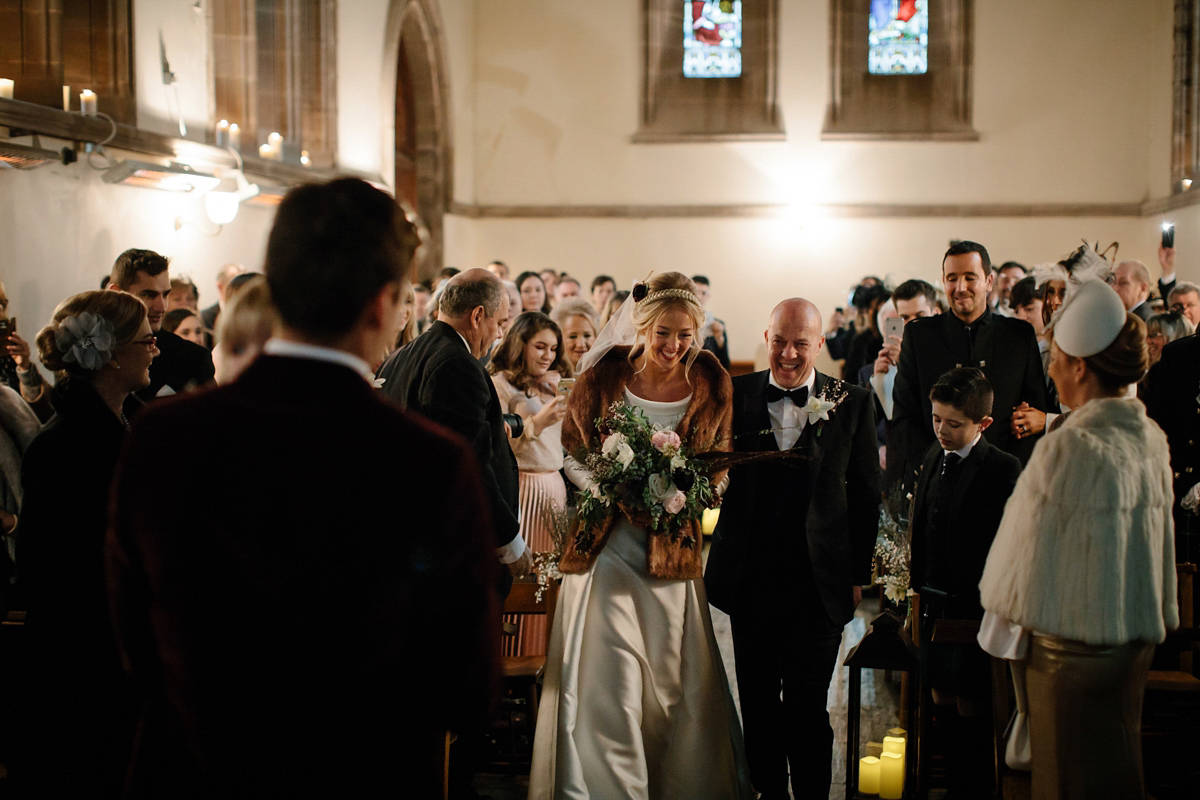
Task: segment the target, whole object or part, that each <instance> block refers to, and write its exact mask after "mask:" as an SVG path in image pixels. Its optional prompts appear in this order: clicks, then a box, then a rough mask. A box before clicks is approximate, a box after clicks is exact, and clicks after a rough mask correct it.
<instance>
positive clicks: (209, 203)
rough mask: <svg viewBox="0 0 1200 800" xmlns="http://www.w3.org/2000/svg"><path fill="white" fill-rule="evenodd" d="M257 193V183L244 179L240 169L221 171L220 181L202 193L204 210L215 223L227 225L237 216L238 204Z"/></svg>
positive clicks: (244, 176)
mask: <svg viewBox="0 0 1200 800" xmlns="http://www.w3.org/2000/svg"><path fill="white" fill-rule="evenodd" d="M257 194H258V185H257V184H253V183H250V182H249V181H247V180H246V175H245V174H244V173H243V172H242V171H241V170H240V169H234V170H228V171H224V172H222V173H221V180H220V183H219V184H218V185H217V186H216V187H215V188H213V189H212V190H211V191H209V193H208V194H206V195H204V210H205V211H206V212H208V218H209V219H211V220H212V221H213V222H214V223H216V224H217V225H228V224H229V223H231V222H233V220H234V217H236V216H237V212H238V206H240V205H241V203H242V201H243V200H249V199H250V198H251V197H254V196H255V195H257Z"/></svg>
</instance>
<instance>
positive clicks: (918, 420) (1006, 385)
mask: <svg viewBox="0 0 1200 800" xmlns="http://www.w3.org/2000/svg"><path fill="white" fill-rule="evenodd" d="M942 283H943V285H944V286H945V289H946V297H947V299H949V301H950V312H951V313H949V314H939V315H938V316H936V317H927V318H925V319H916V320H913V321H912V323H910V324H909V325H908V326H906V327H905V328H904V342H903V344H902V345H901V347H900V360H899V364H898V365H897V368H896V387H895V390H894V392H893V394H892V399H893V402H894V412H893V415H892V434H893V436H894V438H895V441H896V444H897V447H894V448H889V449H888V473H889V474H899V475H901V476H902V480H903V481H904V485H905V486H910V487H911V486H913V485H914V482H915V475H916V473H917V471H918V470H919V469H920V466H921V462H922V460H923V459H924V457H925V453H926V451H928V450H929V446H930V445H931V444H933V442H934V438H935V437H934V435H933V422H932V420H933V409H932V406H931V404H930V400H929V390H930V389H932V388H933V384H934V383H936V382H937V379H938V378H940V377H942V375H944V374H945V373H946V372H948V371H949V370H951V369H954V368H956V367H977V368H979V369H980V370H982V371H983V374H984V375H985V376H986V377H987V379H988V382H989V383H991V385H992V389H993V391H994V392H995V401H994V404H993V406H992V417H993V418H994V419H995V420H996V424H994V425H992V426H991V427H990V428H988V429H987V431H985V432H984V436H986V437H987V440H988V442H989V443H991V444H993V445H995V446H996V447H999V448H1000V449H1001V450H1003V451H1005V452H1006V453H1011V454H1012V455H1014V456H1016V457H1017V458H1018V459H1020V461H1021V463H1025V462H1026V461H1028V460H1029V456H1030V455H1031V454H1032V453H1033V445H1034V444H1035V442H1036V437H1035V436H1033V435H1032V434H1031V433H1030V432H1029V431H1027V430H1024V431H1016V432H1014V431H1013V425H1012V422H1011V420H1012V413H1013V409H1015V408H1016V407H1017V406H1018V405H1020V404H1021V403H1023V402H1024V403H1028V404H1029V405H1030V406H1031V407H1032V408H1035V409H1037V410H1038V411H1045V410H1046V384H1045V380H1044V378H1043V376H1042V358H1041V356H1040V355H1039V353H1038V346H1037V334H1035V333H1034V330H1033V326H1031V325H1030V324H1029V323H1028V322H1025V321H1023V320H1019V319H1012V318H1009V317H1002V316H1000V315H998V314H994V313H993V312H991V311H989V310H988V307H987V298H988V292H990V291H991V287H992V268H991V259H990V258H988V252H987V249H986V248H984V246H983V245H981V244H976V243H975V242H967V241H963V242H956V243H954V244H953V245H951V246H950V249H949V250H947V251H946V255H945V257H944V258H943V260H942ZM892 459H902V461H901V465H902V466H901V469H900V470H897V469H896V465H895V464H894V463H893V462H892Z"/></svg>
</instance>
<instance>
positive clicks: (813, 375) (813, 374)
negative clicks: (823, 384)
mask: <svg viewBox="0 0 1200 800" xmlns="http://www.w3.org/2000/svg"><path fill="white" fill-rule="evenodd" d="M767 383H769V384H770V385H771V386H774V387H775V388H776V389H782V390H783V391H785V392H786V391H789V390H788V389H784V387H782V386H780V385H779V381H777V380H775V373H774V372H771V370H769V369H768V370H767ZM816 383H817V368H816V367H813V368H812V369H810V370H809V371H808V377H807V378H805V379H804V382H803V383H801V384H800V386H803V387H804V388H806V389H808V393H809V394H810V395H811V394H812V390H813V386H814V385H816ZM800 386H796V387H793V388H794V389H799V388H800ZM775 402H777V403H778V402H780V401H778V400H776V401H775Z"/></svg>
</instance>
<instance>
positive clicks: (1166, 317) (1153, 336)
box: [1146, 311, 1196, 366]
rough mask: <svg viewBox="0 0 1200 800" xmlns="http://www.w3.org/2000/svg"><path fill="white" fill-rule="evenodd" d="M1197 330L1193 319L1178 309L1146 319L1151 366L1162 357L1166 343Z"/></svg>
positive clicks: (1147, 344) (1147, 345) (1147, 347)
mask: <svg viewBox="0 0 1200 800" xmlns="http://www.w3.org/2000/svg"><path fill="white" fill-rule="evenodd" d="M1195 332H1196V329H1195V328H1193V327H1192V322H1191V320H1189V319H1188V318H1187V317H1185V316H1184V315H1183V314H1180V313H1179V312H1178V311H1165V312H1163V313H1161V314H1155V315H1154V316H1152V317H1150V319H1148V320H1146V349H1147V350H1148V351H1149V353H1150V366H1154V365H1155V364H1157V363H1158V360H1159V359H1160V358H1162V349H1163V346H1164V345H1167V344H1169V343H1170V342H1173V341H1175V340H1176V339H1182V338H1183V337H1184V336H1191V335H1192V334H1193V333H1195Z"/></svg>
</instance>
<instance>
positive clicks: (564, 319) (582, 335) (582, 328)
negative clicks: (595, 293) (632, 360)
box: [550, 297, 600, 375]
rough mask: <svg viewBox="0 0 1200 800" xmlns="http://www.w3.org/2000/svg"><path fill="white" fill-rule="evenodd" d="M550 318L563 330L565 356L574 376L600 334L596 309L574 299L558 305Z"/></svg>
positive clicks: (580, 300) (581, 300) (579, 299)
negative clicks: (580, 362) (580, 360)
mask: <svg viewBox="0 0 1200 800" xmlns="http://www.w3.org/2000/svg"><path fill="white" fill-rule="evenodd" d="M550 318H551V319H553V320H554V324H555V325H557V326H558V327H559V329H561V330H562V335H563V348H564V350H563V356H564V358H565V359H566V362H567V364H568V366H569V367H570V374H571V375H574V374H576V373H577V372H578V369H579V359H581V358H583V356H584V354H585V353H587V351H589V350H591V349H592V343H593V342H595V341H596V335H597V334H598V333H599V332H600V331H599V328H598V327H597V325H596V309H594V308H592V304H591V303H589V302H588V301H586V300H583V299H582V298H578V297H574V298H571V299H569V300H565V301H563V302H561V303H559V304H558V305H556V306H555V307H554V311H552V312H551V313H550Z"/></svg>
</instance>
